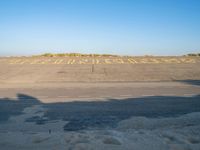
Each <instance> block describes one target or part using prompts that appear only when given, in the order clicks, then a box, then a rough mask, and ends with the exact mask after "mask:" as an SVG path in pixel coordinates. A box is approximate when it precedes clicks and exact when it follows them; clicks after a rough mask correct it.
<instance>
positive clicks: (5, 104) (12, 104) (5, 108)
mask: <svg viewBox="0 0 200 150" xmlns="http://www.w3.org/2000/svg"><path fill="white" fill-rule="evenodd" d="M36 104H40V101H39V100H38V99H37V98H35V97H32V96H28V95H25V94H17V99H10V98H0V123H1V122H3V121H7V120H8V119H9V117H11V116H16V115H21V114H23V110H24V109H25V108H26V107H31V106H33V105H36Z"/></svg>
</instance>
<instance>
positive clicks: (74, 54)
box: [36, 53, 117, 57]
mask: <svg viewBox="0 0 200 150" xmlns="http://www.w3.org/2000/svg"><path fill="white" fill-rule="evenodd" d="M36 56H43V57H68V56H77V57H79V56H94V57H95V56H114V57H116V56H117V55H111V54H81V53H56V54H53V53H44V54H41V55H36Z"/></svg>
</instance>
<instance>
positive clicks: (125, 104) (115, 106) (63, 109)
mask: <svg viewBox="0 0 200 150" xmlns="http://www.w3.org/2000/svg"><path fill="white" fill-rule="evenodd" d="M33 105H41V106H42V107H44V108H46V110H45V112H44V116H42V117H39V116H37V114H35V116H33V117H31V118H28V119H27V120H25V121H27V122H34V123H36V124H38V125H41V124H44V123H48V121H52V120H65V121H68V122H69V123H67V124H66V125H65V126H64V130H65V131H77V130H83V129H101V128H110V127H115V126H116V125H117V123H118V122H119V121H122V120H124V119H128V118H130V117H134V116H144V117H150V118H154V117H175V116H179V115H183V114H187V113H192V112H200V95H197V96H194V97H173V96H172V97H170V96H152V97H140V98H128V99H121V100H116V99H109V100H107V101H90V102H89V101H73V102H62V103H61V102H57V103H48V104H47V103H42V102H41V101H40V100H38V99H37V98H34V97H31V96H28V95H23V94H18V99H17V100H13V99H9V98H4V99H0V121H1V122H2V121H6V120H8V118H9V117H11V116H15V115H20V114H22V113H23V110H24V108H26V107H31V106H33Z"/></svg>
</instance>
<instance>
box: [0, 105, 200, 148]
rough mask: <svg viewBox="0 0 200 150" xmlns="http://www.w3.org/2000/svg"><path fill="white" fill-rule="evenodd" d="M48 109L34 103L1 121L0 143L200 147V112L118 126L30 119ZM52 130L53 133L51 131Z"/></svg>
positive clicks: (15, 145)
mask: <svg viewBox="0 0 200 150" xmlns="http://www.w3.org/2000/svg"><path fill="white" fill-rule="evenodd" d="M44 112H45V108H43V107H42V106H40V105H33V106H31V107H27V108H25V109H24V111H23V114H21V115H18V116H15V117H10V119H9V120H8V121H6V122H4V123H1V124H0V146H1V149H3V150H13V149H19V150H23V149H34V150H35V149H48V150H49V149H50V150H58V149H67V150H71V149H77V150H81V149H82V150H90V149H119V150H124V149H127V150H129V149H130V150H134V149H136V150H149V149H152V150H169V149H170V150H199V148H200V113H199V112H196V113H195V112H194V113H189V114H185V115H181V116H177V117H167V118H166V117H165V118H146V117H132V118H130V119H127V120H123V121H121V122H119V123H118V125H117V127H115V128H105V129H87V130H80V131H76V132H75V131H72V132H70V131H65V132H64V131H63V126H64V125H65V124H66V123H67V122H66V121H61V120H54V121H52V122H48V123H46V124H41V125H36V124H35V123H33V122H25V120H26V119H27V118H30V117H32V116H34V115H35V114H36V113H37V115H38V116H43V115H44ZM49 129H51V133H49Z"/></svg>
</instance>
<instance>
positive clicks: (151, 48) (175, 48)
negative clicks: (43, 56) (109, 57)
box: [0, 0, 200, 56]
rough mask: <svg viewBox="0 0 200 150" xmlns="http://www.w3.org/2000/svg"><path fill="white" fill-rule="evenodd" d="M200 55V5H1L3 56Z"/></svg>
mask: <svg viewBox="0 0 200 150" xmlns="http://www.w3.org/2000/svg"><path fill="white" fill-rule="evenodd" d="M45 52H52V53H53V52H55V53H61V52H66V53H68V52H80V53H112V54H120V55H144V54H149V55H150V54H153V55H182V54H185V53H190V52H200V0H0V55H1V56H5V55H31V54H39V53H45Z"/></svg>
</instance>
